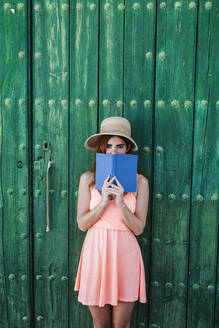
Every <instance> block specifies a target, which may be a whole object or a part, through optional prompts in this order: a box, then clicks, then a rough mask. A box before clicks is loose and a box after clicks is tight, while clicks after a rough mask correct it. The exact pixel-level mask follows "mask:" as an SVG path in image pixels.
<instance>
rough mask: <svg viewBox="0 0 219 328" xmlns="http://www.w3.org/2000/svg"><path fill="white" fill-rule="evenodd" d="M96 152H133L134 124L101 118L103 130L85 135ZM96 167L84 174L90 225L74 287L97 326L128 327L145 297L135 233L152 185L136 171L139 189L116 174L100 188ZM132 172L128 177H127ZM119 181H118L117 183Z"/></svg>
mask: <svg viewBox="0 0 219 328" xmlns="http://www.w3.org/2000/svg"><path fill="white" fill-rule="evenodd" d="M85 147H86V148H88V149H93V150H94V155H95V156H96V153H106V154H129V153H131V151H136V150H138V147H137V145H136V143H135V141H134V140H133V138H132V137H131V126H130V123H129V121H128V120H126V119H125V118H123V117H109V118H106V119H105V120H103V121H102V124H101V131H100V133H99V134H95V135H92V136H91V137H89V138H88V139H87V140H86V141H85ZM95 167H96V163H95V162H94V165H93V169H92V170H91V171H88V172H85V173H83V174H82V175H81V178H80V183H79V192H78V209H77V223H78V227H79V229H80V230H82V231H86V230H88V231H87V234H86V237H85V239H84V243H83V247H82V251H81V257H80V261H79V266H78V271H77V277H76V282H75V287H74V290H77V291H79V294H78V301H79V302H81V303H82V304H84V305H88V306H89V309H90V312H91V315H92V318H93V324H94V327H95V328H109V327H114V328H129V327H130V319H131V314H132V310H133V307H134V304H135V301H137V300H138V299H139V301H140V302H142V303H146V289H145V271H144V264H143V260H142V255H141V250H140V247H139V245H138V242H137V240H136V238H135V235H140V234H141V233H142V232H143V230H144V227H145V223H146V217H147V211H148V199H149V186H148V180H147V179H146V178H145V177H144V176H143V175H141V174H137V188H136V192H135V193H134V192H128V193H125V192H124V189H123V187H122V185H121V184H120V182H119V181H118V179H117V178H116V177H112V178H111V180H109V177H107V178H106V180H105V182H104V184H103V187H102V191H98V190H96V189H95ZM127 178H128V177H127ZM114 181H116V185H115V183H113V182H114Z"/></svg>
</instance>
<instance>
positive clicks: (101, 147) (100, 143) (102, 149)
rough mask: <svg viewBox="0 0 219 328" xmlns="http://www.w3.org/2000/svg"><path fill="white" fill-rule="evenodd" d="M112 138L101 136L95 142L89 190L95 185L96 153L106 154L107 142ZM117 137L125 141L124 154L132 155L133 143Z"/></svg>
mask: <svg viewBox="0 0 219 328" xmlns="http://www.w3.org/2000/svg"><path fill="white" fill-rule="evenodd" d="M112 137H113V136H112V135H102V136H100V137H99V138H98V140H97V146H96V148H95V150H94V162H93V165H92V169H91V172H93V173H94V180H93V181H91V182H90V184H89V188H91V187H92V186H93V185H95V173H96V153H106V145H107V142H108V141H109V139H110V138H112ZM118 137H119V138H121V139H123V140H124V141H125V143H126V146H127V152H126V154H131V153H132V148H133V143H132V142H131V141H130V140H129V139H127V138H125V137H122V136H118ZM124 194H125V193H124Z"/></svg>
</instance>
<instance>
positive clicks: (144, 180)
mask: <svg viewBox="0 0 219 328" xmlns="http://www.w3.org/2000/svg"><path fill="white" fill-rule="evenodd" d="M137 183H148V179H147V177H146V176H145V175H144V174H142V173H137Z"/></svg>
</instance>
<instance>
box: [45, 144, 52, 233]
mask: <svg viewBox="0 0 219 328" xmlns="http://www.w3.org/2000/svg"><path fill="white" fill-rule="evenodd" d="M49 153H50V158H49V162H48V166H47V171H46V232H48V231H50V227H49V169H50V167H51V166H52V163H53V160H52V149H50V150H49Z"/></svg>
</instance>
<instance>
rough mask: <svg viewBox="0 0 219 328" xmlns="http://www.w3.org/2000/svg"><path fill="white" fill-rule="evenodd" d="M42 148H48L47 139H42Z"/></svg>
mask: <svg viewBox="0 0 219 328" xmlns="http://www.w3.org/2000/svg"><path fill="white" fill-rule="evenodd" d="M43 149H44V150H48V142H47V141H44V143H43Z"/></svg>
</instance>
